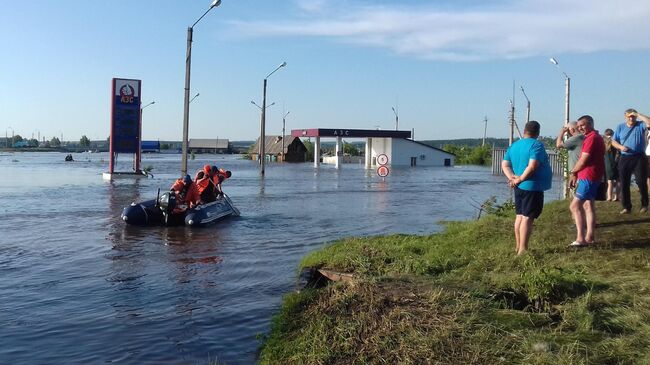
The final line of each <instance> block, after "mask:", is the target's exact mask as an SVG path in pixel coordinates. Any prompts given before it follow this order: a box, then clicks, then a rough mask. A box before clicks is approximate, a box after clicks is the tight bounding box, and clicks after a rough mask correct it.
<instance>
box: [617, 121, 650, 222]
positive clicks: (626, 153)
mask: <svg viewBox="0 0 650 365" xmlns="http://www.w3.org/2000/svg"><path fill="white" fill-rule="evenodd" d="M637 118H639V119H641V120H642V121H643V123H640V122H639V121H637ZM649 127H650V118H648V117H647V116H645V115H643V114H641V113H639V112H637V111H636V110H634V109H628V110H626V111H625V123H621V124H619V125H618V127H616V131H615V132H614V138H613V139H612V146H614V148H616V149H618V150H619V151H621V158H620V160H619V161H618V171H619V174H618V176H619V179H620V182H621V198H622V199H621V204H622V205H623V210H621V214H629V213H630V212H631V211H632V201H631V199H630V182H631V180H632V173H634V179H635V180H636V185H637V186H638V187H639V192H640V193H641V209H640V210H639V212H641V213H645V212H647V211H648V182H647V178H648V162H647V161H648V160H647V158H646V156H645V148H646V142H645V134H646V130H647V129H648V128H649Z"/></svg>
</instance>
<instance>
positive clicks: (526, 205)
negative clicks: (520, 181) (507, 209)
mask: <svg viewBox="0 0 650 365" xmlns="http://www.w3.org/2000/svg"><path fill="white" fill-rule="evenodd" d="M542 208H544V192H543V191H528V190H521V189H519V188H517V187H515V212H517V215H523V216H524V217H528V218H533V219H535V218H537V217H539V215H540V214H542Z"/></svg>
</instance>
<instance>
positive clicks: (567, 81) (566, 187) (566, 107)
mask: <svg viewBox="0 0 650 365" xmlns="http://www.w3.org/2000/svg"><path fill="white" fill-rule="evenodd" d="M550 61H551V63H552V64H554V65H555V67H557V69H558V70H559V71H560V72H562V74H563V75H564V79H565V91H564V126H567V125H569V100H570V95H571V78H570V77H569V75H567V74H566V72H564V71H562V70H560V63H559V62H557V60H556V59H555V58H553V57H551V59H550ZM565 138H566V135H565ZM566 163H568V161H567V162H565V168H564V174H563V175H564V189H562V193H563V196H562V197H563V198H566V197H567V196H569V184H568V183H567V180H568V171H567V170H568V168H566V167H568V165H566Z"/></svg>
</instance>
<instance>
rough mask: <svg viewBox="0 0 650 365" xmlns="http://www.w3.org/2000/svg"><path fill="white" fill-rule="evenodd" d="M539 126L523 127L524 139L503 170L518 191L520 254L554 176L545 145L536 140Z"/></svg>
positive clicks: (505, 160)
mask: <svg viewBox="0 0 650 365" xmlns="http://www.w3.org/2000/svg"><path fill="white" fill-rule="evenodd" d="M539 130H540V126H539V123H538V122H536V121H534V120H531V121H530V122H528V123H526V126H525V127H524V138H522V139H520V140H518V141H517V142H515V143H513V144H512V146H510V147H509V148H508V151H506V154H505V156H504V157H503V161H502V162H501V168H502V169H503V172H504V174H505V175H506V177H507V178H508V185H510V187H512V188H513V189H515V211H516V213H517V217H516V218H515V241H516V251H517V255H521V254H523V253H524V252H525V251H526V250H527V249H528V241H529V240H530V234H531V233H532V231H533V222H534V221H535V219H536V218H537V217H539V215H540V214H542V208H543V207H544V191H545V190H548V189H550V188H551V181H552V178H553V173H552V172H551V165H550V163H549V161H548V154H547V153H546V149H545V148H544V144H542V142H540V141H538V140H537V137H539Z"/></svg>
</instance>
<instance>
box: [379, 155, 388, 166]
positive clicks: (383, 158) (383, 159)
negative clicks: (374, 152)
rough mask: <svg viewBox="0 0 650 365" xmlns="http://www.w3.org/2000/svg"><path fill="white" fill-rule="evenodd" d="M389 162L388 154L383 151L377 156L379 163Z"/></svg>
mask: <svg viewBox="0 0 650 365" xmlns="http://www.w3.org/2000/svg"><path fill="white" fill-rule="evenodd" d="M387 163H388V156H386V155H385V154H383V153H382V154H380V155H378V156H377V164H379V165H385V164H387Z"/></svg>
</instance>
